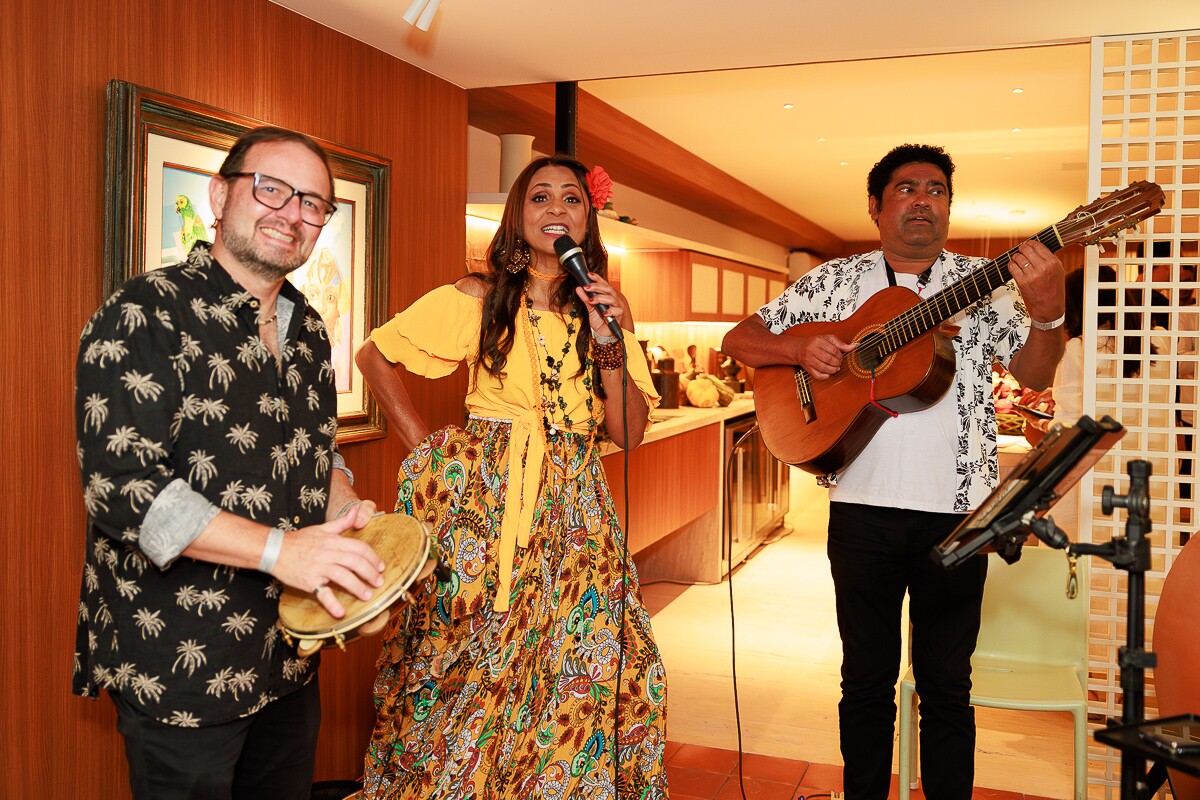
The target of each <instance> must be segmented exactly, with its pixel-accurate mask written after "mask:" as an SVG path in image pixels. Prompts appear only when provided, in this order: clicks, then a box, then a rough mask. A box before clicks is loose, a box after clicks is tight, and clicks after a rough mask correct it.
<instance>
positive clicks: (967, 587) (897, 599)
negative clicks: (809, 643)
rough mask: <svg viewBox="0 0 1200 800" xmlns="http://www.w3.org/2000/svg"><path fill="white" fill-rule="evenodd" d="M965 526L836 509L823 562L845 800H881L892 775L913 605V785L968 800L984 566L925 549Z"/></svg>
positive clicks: (939, 517)
mask: <svg viewBox="0 0 1200 800" xmlns="http://www.w3.org/2000/svg"><path fill="white" fill-rule="evenodd" d="M962 519H963V515H961V514H934V513H929V512H924V511H910V510H906V509H897V508H874V507H871V506H863V505H854V504H849V503H832V504H831V505H830V513H829V563H830V567H831V569H832V573H833V585H834V590H835V593H836V603H837V619H838V630H839V631H840V632H841V636H842V699H841V702H840V703H839V704H838V717H839V724H840V732H841V748H842V761H843V764H844V765H845V770H844V781H845V791H846V798H847V800H885V798H886V797H887V796H888V788H889V784H890V780H891V774H892V743H893V739H894V736H895V729H896V682H897V679H898V678H899V668H900V655H901V654H900V613H901V607H902V604H903V601H904V593H905V591H907V592H908V594H909V619H910V620H911V622H912V664H913V673H914V675H915V677H916V682H917V694H918V696H919V698H920V715H921V732H920V735H921V747H920V754H921V774H922V786H923V788H924V791H925V796H926V797H927V798H929V799H930V800H970V797H971V786H972V784H973V783H974V778H975V710H974V709H973V708H972V707H971V704H970V699H971V654H972V653H973V652H974V650H975V642H976V639H977V637H978V635H979V609H980V604H981V603H982V600H983V583H984V578H985V577H986V575H987V558H986V557H984V556H975V557H974V558H971V559H969V560H968V561H966V562H965V563H963V564H961V565H959V566H958V567H956V568H954V569H952V570H948V571H947V570H945V569H943V568H942V567H940V566H938V565H936V564H934V563H933V562H932V561H931V560H930V558H929V551H930V549H931V548H932V547H933V546H934V545H935V544H937V543H938V542H940V541H941V540H942V539H944V538H945V536H946V535H947V534H948V533H949V532H950V531H952V530H954V528H955V527H957V526H958V523H959V522H961V521H962Z"/></svg>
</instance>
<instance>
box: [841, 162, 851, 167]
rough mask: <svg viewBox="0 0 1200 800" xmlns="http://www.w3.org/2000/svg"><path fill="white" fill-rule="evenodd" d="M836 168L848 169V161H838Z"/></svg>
mask: <svg viewBox="0 0 1200 800" xmlns="http://www.w3.org/2000/svg"><path fill="white" fill-rule="evenodd" d="M838 166H839V167H848V166H850V162H849V161H839V162H838Z"/></svg>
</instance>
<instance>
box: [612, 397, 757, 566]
mask: <svg viewBox="0 0 1200 800" xmlns="http://www.w3.org/2000/svg"><path fill="white" fill-rule="evenodd" d="M753 411H754V401H753V400H750V399H739V400H734V401H733V403H731V404H730V405H728V406H726V407H724V408H721V407H718V408H691V407H686V406H685V407H682V408H678V409H663V410H661V411H655V412H654V413H653V414H652V415H651V420H652V421H653V424H652V426H651V428H650V430H649V431H647V432H646V436H645V439H644V440H643V442H642V445H641V447H639V448H638V449H637V450H634V451H633V453H631V454H630V457H629V509H628V519H627V518H626V508H625V496H626V495H625V486H624V476H625V473H624V470H625V455H624V453H623V451H621V450H619V449H618V448H616V447H615V446H614V445H612V444H608V445H607V446H606V447H605V449H604V451H603V452H604V455H603V457H602V459H601V460H602V462H603V464H604V471H605V473H606V475H607V477H608V484H609V487H610V488H611V490H612V495H613V501H614V502H615V504H616V506H617V515H618V516H619V517H620V519H621V522H622V528H623V529H624V530H625V532H626V534H627V535H628V537H629V550H630V552H631V553H633V554H634V560H635V562H636V563H637V566H638V572H639V575H640V577H641V579H642V580H644V581H653V580H664V579H665V580H678V581H688V582H696V583H711V582H716V581H719V580H721V577H722V575H723V571H722V567H721V531H722V525H721V520H722V517H723V514H724V509H723V505H722V498H721V467H722V464H721V445H722V438H723V435H724V425H723V424H722V423H724V422H725V420H728V419H733V418H735V417H740V416H742V415H744V414H748V413H752V412H753Z"/></svg>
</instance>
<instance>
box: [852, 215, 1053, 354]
mask: <svg viewBox="0 0 1200 800" xmlns="http://www.w3.org/2000/svg"><path fill="white" fill-rule="evenodd" d="M1033 238H1034V239H1036V240H1037V241H1039V242H1041V243H1042V244H1044V245H1045V246H1046V247H1047V248H1048V249H1049V250H1050V251H1051V252H1054V251H1055V250H1058V249H1060V248H1061V247H1062V240H1061V239H1060V237H1059V235H1058V231H1057V226H1055V225H1051V226H1050V227H1049V228H1046V229H1045V230H1043V231H1041V232H1040V233H1038V235H1037V236H1035V237H1033ZM1016 254H1017V248H1016V247H1014V248H1012V249H1011V250H1008V251H1007V252H1005V253H1002V254H1001V255H999V256H997V257H996V258H994V259H992V260H991V261H989V262H988V263H986V264H984V265H983V266H982V267H979V268H978V269H976V270H974V271H973V272H971V273H970V274H968V275H966V276H965V277H963V278H962V279H961V280H959V281H957V282H956V283H955V284H954V285H953V286H947V287H946V288H945V289H942V290H941V291H940V292H938V293H936V294H933V295H931V296H930V297H928V298H927V299H925V300H922V301H921V302H919V303H917V304H916V305H915V306H913V307H912V308H910V309H909V310H907V311H905V312H904V313H902V314H900V315H898V316H897V317H895V318H894V319H892V320H891V321H889V322H888V323H887V324H886V325H884V326H883V327H882V328H880V329H879V330H877V331H874V332H872V333H869V334H867V335H866V336H864V337H863V338H862V339H861V340H860V341H859V343H858V347H857V348H856V349H855V351H854V352H855V355H856V359H857V361H858V363H859V365H860V366H861V367H862V368H863V369H864V370H867V371H868V372H869V371H871V370H872V369H874V368H875V367H877V366H879V364H881V363H883V361H884V359H886V358H887V356H888V355H889V354H890V353H892V352H894V351H896V350H899V349H900V348H901V347H903V346H904V345H906V344H908V343H909V342H911V341H912V340H913V339H916V338H917V337H919V336H921V335H922V334H925V333H928V332H929V331H931V330H933V329H934V328H936V327H937V326H938V325H941V324H942V323H943V322H945V321H946V320H948V319H950V318H951V317H953V316H954V315H955V314H957V313H958V312H960V311H962V310H963V309H964V308H967V307H968V306H971V305H974V304H975V303H978V302H979V301H980V300H983V299H985V298H987V297H988V296H990V295H991V293H992V292H994V291H996V289H998V288H1000V287H1001V286H1003V285H1004V284H1006V283H1008V281H1009V280H1011V279H1012V272H1010V271H1009V262H1010V261H1011V260H1012V257H1013V256H1014V255H1016Z"/></svg>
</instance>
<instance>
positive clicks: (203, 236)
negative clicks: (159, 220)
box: [175, 194, 208, 258]
mask: <svg viewBox="0 0 1200 800" xmlns="http://www.w3.org/2000/svg"><path fill="white" fill-rule="evenodd" d="M175 213H176V214H178V215H179V216H180V217H181V218H182V220H183V227H181V228H180V229H179V241H180V244H181V245H182V246H183V254H184V257H185V258H186V257H187V254H188V253H190V252H192V245H194V244H195V243H196V242H207V241H208V228H207V226H206V225H205V224H204V220H203V219H201V218H200V215H199V214H197V213H196V209H195V208H193V207H192V201H191V200H190V199H189V198H188V196H187V195H186V194H181V195H179V196H178V197H176V198H175Z"/></svg>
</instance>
